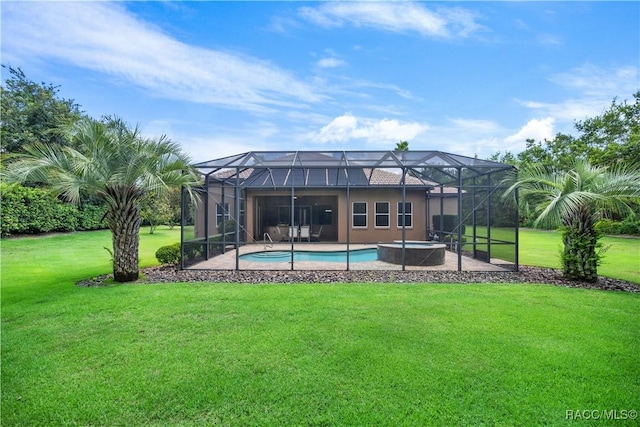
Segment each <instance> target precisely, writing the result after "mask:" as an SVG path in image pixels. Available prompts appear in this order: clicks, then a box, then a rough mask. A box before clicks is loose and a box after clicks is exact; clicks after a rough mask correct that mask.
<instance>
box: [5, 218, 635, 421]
mask: <svg viewBox="0 0 640 427" xmlns="http://www.w3.org/2000/svg"><path fill="white" fill-rule="evenodd" d="M141 237H142V242H141V253H142V257H141V258H142V264H143V265H150V264H152V263H154V260H153V253H154V252H155V250H156V249H157V248H158V247H159V246H162V245H165V244H169V243H172V242H174V241H177V240H178V232H177V231H176V230H173V231H169V230H166V229H160V230H158V231H157V232H156V234H155V235H152V236H150V235H148V234H146V233H143V234H142V236H141ZM109 239H110V238H109V234H108V233H106V232H91V233H77V234H74V235H57V236H50V237H45V238H37V239H20V240H11V241H6V240H4V241H2V295H1V297H2V325H1V326H2V378H1V379H2V415H1V421H2V425H7V426H8V425H141V426H145V425H146V426H164V425H179V426H180V425H181V426H199V425H211V424H217V425H242V426H244V425H393V426H395V425H479V424H484V425H508V426H511V425H575V421H571V420H567V419H566V411H567V410H578V409H580V410H592V409H596V410H613V409H617V410H622V409H625V410H629V409H635V410H637V409H638V408H640V377H638V375H637V373H638V372H640V360H639V359H638V357H637V355H638V354H640V329H639V327H638V324H639V321H640V312H639V310H638V307H639V303H640V295H636V294H628V293H616V292H602V291H589V290H582V289H565V288H559V287H553V286H546V285H492V284H482V285H429V284H416V285H403V284H369V285H368V284H362V285H350V284H339V285H318V284H300V285H243V284H226V285H222V284H197V285H194V284H166V285H113V286H109V287H103V288H93V289H91V288H79V287H76V286H74V285H73V284H74V283H75V281H77V280H79V279H82V278H85V277H90V276H93V275H98V274H104V273H107V272H109V265H108V264H109V254H108V253H107V251H105V250H104V249H102V247H103V246H109V242H110V240H109ZM605 424H606V423H605ZM611 424H612V425H623V424H621V422H620V421H614V422H611Z"/></svg>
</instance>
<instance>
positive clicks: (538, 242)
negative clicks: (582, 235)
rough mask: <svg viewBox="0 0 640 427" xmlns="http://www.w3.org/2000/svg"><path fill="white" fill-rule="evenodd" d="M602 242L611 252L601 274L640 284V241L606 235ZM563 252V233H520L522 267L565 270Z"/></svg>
mask: <svg viewBox="0 0 640 427" xmlns="http://www.w3.org/2000/svg"><path fill="white" fill-rule="evenodd" d="M601 241H602V244H603V246H604V247H606V248H607V250H606V252H605V254H604V258H603V260H602V264H601V265H600V267H598V274H599V275H600V276H606V277H614V278H617V279H622V280H628V281H630V282H634V283H638V284H640V239H638V238H625V237H610V236H606V237H603V238H602V240H601ZM561 251H562V237H561V236H560V233H558V232H556V231H540V230H530V229H521V230H520V264H522V265H535V266H539V267H551V268H561V267H562V263H561V261H560V252H561Z"/></svg>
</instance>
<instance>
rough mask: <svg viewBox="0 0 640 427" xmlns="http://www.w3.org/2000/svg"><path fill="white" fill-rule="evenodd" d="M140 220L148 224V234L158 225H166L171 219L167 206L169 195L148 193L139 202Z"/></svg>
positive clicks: (170, 211) (169, 209) (171, 215)
mask: <svg viewBox="0 0 640 427" xmlns="http://www.w3.org/2000/svg"><path fill="white" fill-rule="evenodd" d="M140 218H142V220H143V221H145V222H146V223H149V234H153V233H154V232H155V231H156V227H157V226H159V225H160V224H168V223H170V222H171V220H172V219H173V212H172V209H171V206H170V205H169V194H158V193H148V194H147V195H145V196H144V197H143V198H142V200H141V201H140Z"/></svg>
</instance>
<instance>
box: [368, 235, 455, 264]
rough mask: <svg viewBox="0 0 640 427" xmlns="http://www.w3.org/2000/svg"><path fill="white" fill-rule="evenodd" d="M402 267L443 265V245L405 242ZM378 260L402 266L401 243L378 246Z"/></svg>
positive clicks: (413, 241) (395, 242) (398, 241)
mask: <svg viewBox="0 0 640 427" xmlns="http://www.w3.org/2000/svg"><path fill="white" fill-rule="evenodd" d="M404 249H405V258H404V265H417V266H431V265H442V264H444V256H445V245H444V244H442V243H434V242H427V241H420V240H407V241H406V242H405V245H404ZM378 260H380V261H385V262H389V263H392V264H402V241H401V240H394V241H393V243H379V244H378Z"/></svg>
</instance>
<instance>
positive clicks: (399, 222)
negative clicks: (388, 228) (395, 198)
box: [396, 202, 413, 228]
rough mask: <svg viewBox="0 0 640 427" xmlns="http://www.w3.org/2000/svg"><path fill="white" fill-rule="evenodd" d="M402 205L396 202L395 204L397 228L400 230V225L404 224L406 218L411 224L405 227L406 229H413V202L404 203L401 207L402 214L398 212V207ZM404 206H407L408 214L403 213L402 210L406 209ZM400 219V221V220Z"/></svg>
mask: <svg viewBox="0 0 640 427" xmlns="http://www.w3.org/2000/svg"><path fill="white" fill-rule="evenodd" d="M401 205H402V202H398V203H397V204H396V209H397V211H398V215H397V217H396V220H397V221H398V223H397V226H398V228H402V224H403V223H406V218H407V217H409V220H410V222H411V225H407V226H406V228H413V202H405V206H403V212H400V206H401ZM406 205H409V213H405V212H404V210H405V208H406ZM401 218H402V220H401Z"/></svg>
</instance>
